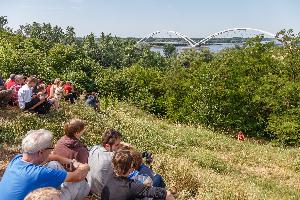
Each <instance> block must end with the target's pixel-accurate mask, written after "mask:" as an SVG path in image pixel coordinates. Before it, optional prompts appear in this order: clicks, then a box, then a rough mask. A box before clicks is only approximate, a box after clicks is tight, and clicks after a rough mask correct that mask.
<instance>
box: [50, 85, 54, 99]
mask: <svg viewBox="0 0 300 200" xmlns="http://www.w3.org/2000/svg"><path fill="white" fill-rule="evenodd" d="M49 97H51V98H52V97H54V87H53V85H52V86H51V87H50V94H49Z"/></svg>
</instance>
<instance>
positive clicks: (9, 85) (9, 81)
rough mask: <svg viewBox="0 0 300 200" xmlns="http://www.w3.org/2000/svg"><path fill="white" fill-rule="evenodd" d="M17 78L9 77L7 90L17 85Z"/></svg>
mask: <svg viewBox="0 0 300 200" xmlns="http://www.w3.org/2000/svg"><path fill="white" fill-rule="evenodd" d="M15 76H16V75H15V74H11V75H10V76H9V79H8V80H7V81H6V83H5V86H6V89H8V90H9V89H10V88H11V87H12V86H13V85H14V84H15Z"/></svg>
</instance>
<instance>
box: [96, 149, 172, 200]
mask: <svg viewBox="0 0 300 200" xmlns="http://www.w3.org/2000/svg"><path fill="white" fill-rule="evenodd" d="M133 166H134V158H133V157H132V153H131V152H130V151H128V150H123V149H119V150H118V151H117V152H115V154H114V156H113V158H112V167H113V170H114V174H112V175H111V176H110V177H109V178H108V182H107V183H106V184H105V186H104V188H103V190H102V194H101V199H102V200H109V199H118V200H127V199H136V198H140V199H141V198H145V197H148V198H154V199H166V200H174V199H175V198H174V197H173V195H172V194H171V193H170V192H169V191H167V190H166V189H164V188H159V187H150V188H149V187H147V186H145V185H143V184H141V183H138V182H135V181H133V180H130V179H128V178H127V177H128V175H129V174H130V173H131V172H132V171H133V170H134V168H133Z"/></svg>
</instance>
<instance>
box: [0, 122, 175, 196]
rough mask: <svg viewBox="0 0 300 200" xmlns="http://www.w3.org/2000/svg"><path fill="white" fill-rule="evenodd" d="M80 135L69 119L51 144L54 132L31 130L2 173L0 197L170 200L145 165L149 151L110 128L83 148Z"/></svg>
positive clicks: (158, 178)
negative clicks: (126, 140)
mask: <svg viewBox="0 0 300 200" xmlns="http://www.w3.org/2000/svg"><path fill="white" fill-rule="evenodd" d="M84 131H85V123H84V122H83V121H82V120H80V119H71V120H69V121H68V122H66V123H65V124H64V136H62V137H61V138H60V139H59V140H58V141H57V142H56V144H55V145H53V143H52V142H53V134H52V132H50V131H48V130H44V129H40V130H31V131H29V132H28V133H27V134H26V135H25V137H24V138H23V140H22V149H21V150H22V154H18V155H16V156H15V157H14V158H13V159H12V160H11V161H10V163H9V164H8V166H7V168H6V170H5V172H4V175H3V177H2V180H1V182H0V194H1V196H0V199H3V200H11V199H15V200H22V199H26V200H35V199H40V200H46V199H47V200H49V199H53V200H58V199H62V200H73V199H74V200H79V199H84V198H85V197H87V196H88V195H94V196H96V197H97V198H99V199H102V200H131V199H132V200H134V199H167V200H172V199H174V197H173V195H172V194H171V193H170V192H169V191H168V190H166V188H165V183H164V180H163V178H162V177H161V176H160V175H159V174H156V173H155V172H154V171H153V170H152V169H151V167H150V166H149V165H148V164H149V163H151V162H152V156H151V154H150V153H148V152H144V153H141V152H138V151H137V150H136V149H135V148H134V147H133V146H131V145H130V144H126V143H123V142H122V134H121V133H120V132H119V131H116V130H113V129H109V130H107V131H105V132H104V133H103V134H102V136H99V138H101V142H100V144H99V145H95V146H93V147H91V148H87V147H86V145H85V144H84V143H83V142H82V141H81V140H80V138H81V136H82V135H83V134H84ZM143 157H146V158H143ZM147 163H148V164H147Z"/></svg>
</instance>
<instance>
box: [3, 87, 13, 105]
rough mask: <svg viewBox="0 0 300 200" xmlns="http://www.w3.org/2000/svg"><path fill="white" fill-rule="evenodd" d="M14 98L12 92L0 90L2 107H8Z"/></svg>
mask: <svg viewBox="0 0 300 200" xmlns="http://www.w3.org/2000/svg"><path fill="white" fill-rule="evenodd" d="M12 96H13V91H12V90H6V89H5V88H0V107H6V106H7V105H8V103H9V102H10V101H11V98H12Z"/></svg>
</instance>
